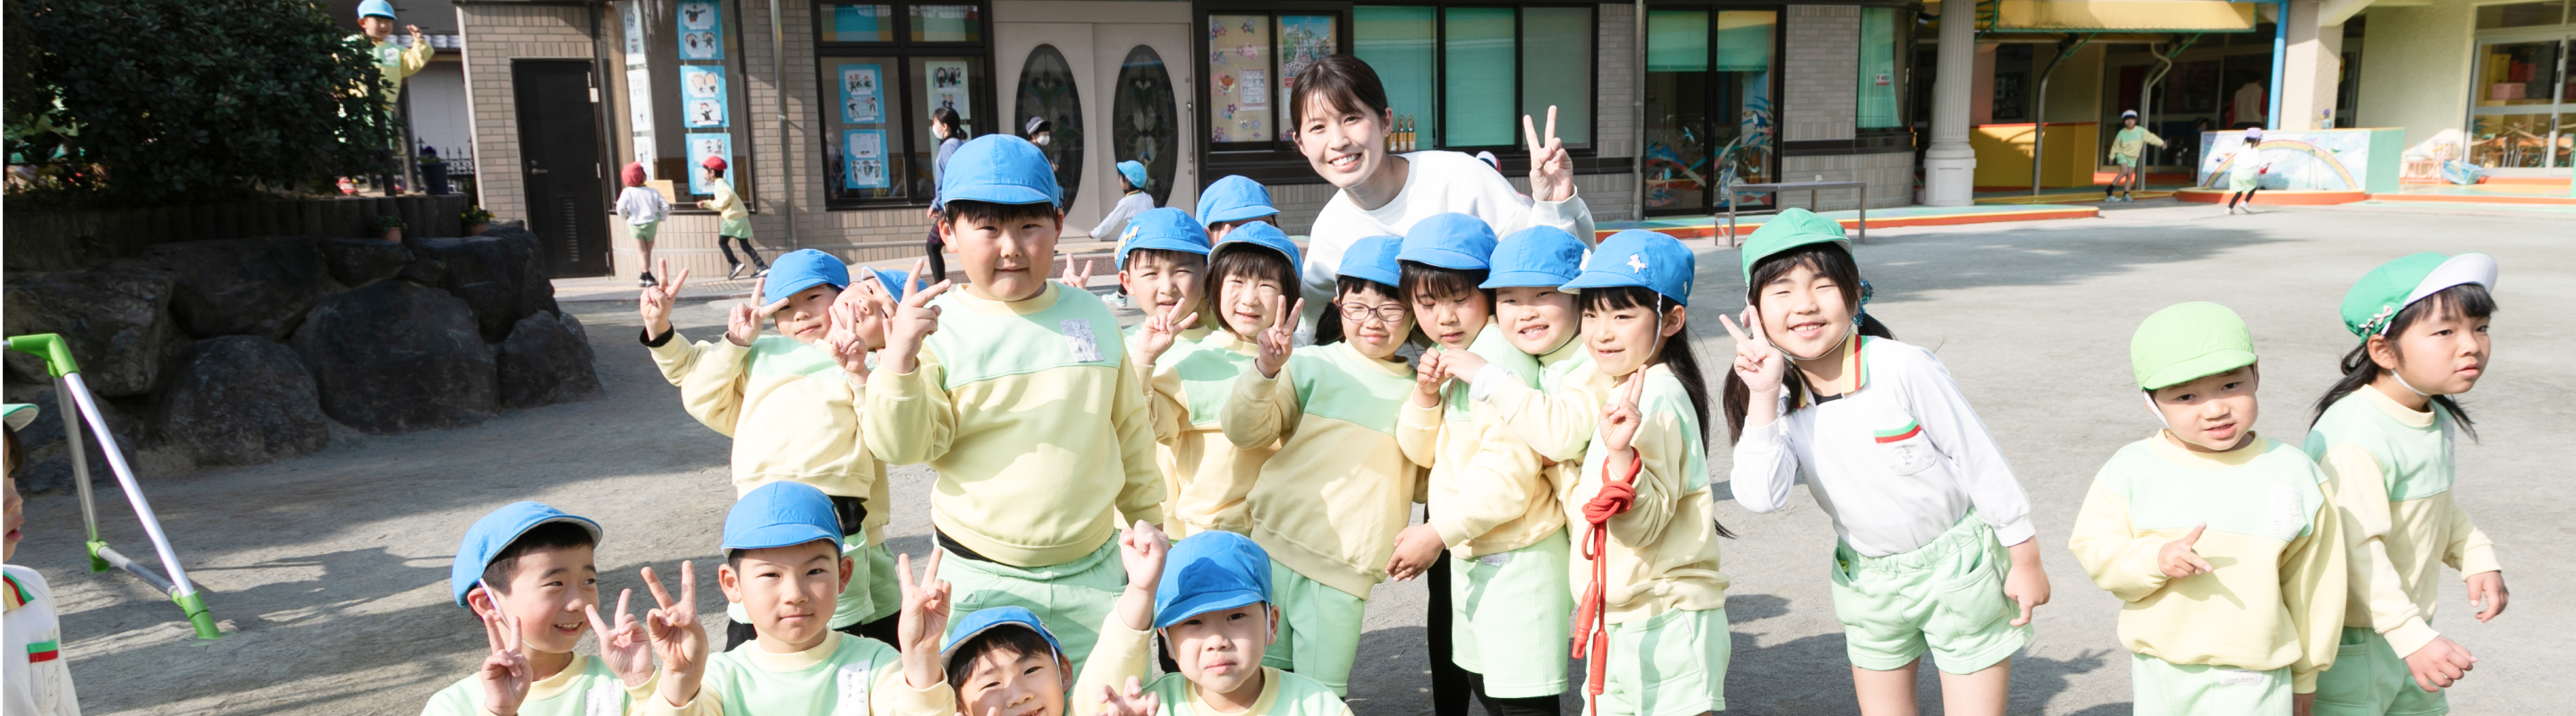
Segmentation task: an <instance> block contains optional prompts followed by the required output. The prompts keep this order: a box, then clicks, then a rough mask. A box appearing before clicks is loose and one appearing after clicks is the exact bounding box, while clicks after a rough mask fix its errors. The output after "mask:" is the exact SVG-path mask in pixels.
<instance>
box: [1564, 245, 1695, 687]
mask: <svg viewBox="0 0 2576 716" xmlns="http://www.w3.org/2000/svg"><path fill="white" fill-rule="evenodd" d="M1696 265H1697V261H1696V259H1695V258H1694V257H1692V255H1691V252H1690V249H1687V248H1684V247H1683V246H1682V244H1681V242H1680V241H1678V240H1675V239H1674V238H1672V237H1670V236H1665V235H1663V234H1658V233H1655V232H1651V231H1636V230H1630V231H1622V232H1619V233H1617V234H1612V235H1611V236H1610V238H1609V239H1608V240H1605V241H1603V242H1601V248H1600V250H1599V251H1598V252H1596V253H1595V254H1594V257H1593V260H1591V261H1589V262H1587V263H1586V264H1585V268H1584V270H1583V273H1582V274H1580V275H1578V276H1576V277H1575V279H1574V280H1573V281H1572V282H1569V283H1567V284H1565V290H1568V291H1577V290H1579V291H1581V292H1582V294H1583V332H1584V337H1583V341H1584V345H1585V347H1586V348H1588V349H1589V350H1590V351H1591V353H1592V361H1593V367H1594V368H1595V370H1594V371H1592V372H1591V373H1590V375H1591V376H1592V377H1591V380H1594V381H1597V382H1596V383H1595V384H1594V390H1596V391H1598V393H1599V394H1602V395H1608V396H1611V399H1610V402H1609V404H1608V405H1607V406H1606V407H1605V408H1604V409H1603V410H1602V411H1601V417H1600V420H1599V422H1598V428H1597V429H1596V430H1595V431H1594V432H1593V435H1592V439H1591V441H1590V446H1589V447H1588V448H1587V449H1586V450H1585V451H1584V454H1583V463H1582V468H1581V472H1579V473H1577V474H1576V475H1575V476H1574V478H1575V482H1573V483H1572V484H1569V485H1566V486H1565V493H1564V497H1563V500H1562V501H1563V503H1564V505H1565V511H1566V521H1567V522H1568V523H1569V524H1571V525H1572V530H1573V532H1574V542H1575V544H1576V545H1578V546H1577V547H1576V548H1575V557H1576V559H1574V561H1573V564H1572V573H1571V574H1570V575H1569V578H1570V579H1571V580H1572V581H1573V583H1574V584H1575V585H1578V588H1580V589H1582V590H1583V591H1582V595H1583V596H1582V598H1581V600H1580V601H1578V602H1576V609H1577V611H1576V612H1575V617H1574V638H1575V650H1576V652H1575V655H1576V656H1580V657H1583V658H1585V659H1586V661H1587V663H1588V664H1589V665H1590V668H1591V673H1590V674H1589V675H1588V681H1589V686H1587V687H1586V688H1585V691H1586V692H1587V693H1589V695H1590V696H1591V698H1592V709H1593V711H1595V712H1596V713H1600V714H1608V715H1615V716H1679V715H1683V714H1704V713H1711V712H1716V711H1724V710H1726V669H1727V662H1728V661H1729V659H1730V657H1731V656H1732V655H1733V653H1734V642H1733V640H1732V638H1730V637H1729V636H1728V634H1727V627H1726V587H1727V578H1726V573H1725V572H1721V571H1719V567H1718V546H1717V538H1719V537H1733V536H1734V535H1733V534H1731V533H1729V532H1727V531H1726V528H1725V527H1724V526H1722V525H1719V524H1718V523H1717V516H1716V512H1715V510H1716V501H1715V499H1714V498H1713V497H1712V496H1711V495H1710V493H1709V479H1708V458H1707V447H1706V445H1707V441H1708V432H1707V428H1705V427H1702V426H1705V425H1707V420H1708V408H1707V407H1706V406H1707V405H1708V388H1707V387H1706V383H1705V382H1704V381H1703V380H1702V379H1701V376H1700V369H1699V360H1698V358H1697V357H1696V356H1694V355H1692V353H1691V349H1690V342H1691V338H1690V331H1689V323H1688V322H1689V318H1690V315H1689V311H1688V309H1687V308H1686V306H1687V305H1688V300H1689V297H1690V287H1691V276H1692V275H1693V273H1694V272H1695V266H1696Z"/></svg>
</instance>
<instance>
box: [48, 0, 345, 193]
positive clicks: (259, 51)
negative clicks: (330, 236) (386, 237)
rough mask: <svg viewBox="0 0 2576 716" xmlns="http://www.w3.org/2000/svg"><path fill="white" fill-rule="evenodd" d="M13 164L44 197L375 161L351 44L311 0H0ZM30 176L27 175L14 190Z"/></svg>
mask: <svg viewBox="0 0 2576 716" xmlns="http://www.w3.org/2000/svg"><path fill="white" fill-rule="evenodd" d="M0 3H4V4H5V13H6V14H5V17H0V27H5V28H6V30H5V33H6V45H7V49H6V57H5V66H6V85H7V87H6V97H5V101H0V110H5V116H0V123H5V126H6V130H7V135H6V136H7V141H8V151H9V154H10V156H11V161H12V162H18V163H32V164H36V165H38V167H37V173H38V176H39V180H38V181H37V182H36V183H35V184H34V186H33V188H35V189H38V190H43V191H40V192H39V194H40V195H41V196H42V198H43V200H44V201H46V202H48V203H56V202H62V203H84V204H104V205H150V204H159V203H172V202H178V201H187V200H197V199H206V198H210V197H211V196H216V195H223V194H237V193H244V192H248V191H251V190H253V189H258V188H266V189H287V190H296V189H305V188H309V187H315V186H321V185H327V183H328V182H330V181H331V180H332V179H333V178H334V177H338V176H344V175H360V174H370V173H374V172H376V171H377V170H378V169H379V168H380V165H381V164H382V163H383V162H384V161H385V157H386V154H385V152H387V151H388V147H389V146H390V144H391V142H390V141H389V140H388V139H387V137H388V136H391V135H390V128H389V126H388V122H389V120H388V119H386V115H385V113H384V111H383V107H384V103H383V101H382V99H381V95H380V94H367V95H361V94H358V93H356V92H352V91H351V90H352V89H353V88H358V87H374V86H377V83H378V82H379V78H380V77H381V76H382V75H381V74H380V73H379V72H378V70H377V69H376V66H375V63H374V62H373V61H372V60H371V59H370V58H369V57H368V55H367V53H366V51H365V50H364V49H363V48H361V47H360V46H359V45H358V43H356V42H352V41H350V40H348V39H347V38H346V36H345V35H344V34H343V33H342V32H341V31H339V30H338V29H336V28H334V27H333V26H332V24H331V20H330V17H329V16H328V15H326V14H325V10H324V7H325V6H324V5H323V4H321V3H316V2H312V1H311V0H0ZM14 188H18V189H27V188H30V187H28V186H25V185H21V186H18V187H14Z"/></svg>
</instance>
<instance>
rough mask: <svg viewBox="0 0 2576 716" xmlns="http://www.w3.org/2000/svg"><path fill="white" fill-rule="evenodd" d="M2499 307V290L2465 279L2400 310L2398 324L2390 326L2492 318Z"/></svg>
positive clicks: (2394, 331) (2401, 326) (2401, 327)
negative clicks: (2495, 290)
mask: <svg viewBox="0 0 2576 716" xmlns="http://www.w3.org/2000/svg"><path fill="white" fill-rule="evenodd" d="M2495 311H2496V303H2495V294H2492V293H2488V292H2487V287H2485V286H2480V285H2477V284H2474V283H2464V284H2460V285H2457V286H2452V287H2450V288H2446V289H2442V290H2440V291H2434V292H2433V295H2430V296H2425V297H2424V300H2421V301H2416V302H2415V305H2412V306H2407V307H2406V310H2404V311H2399V312H2398V316H2397V322H2396V325H2397V326H2398V327H2397V328H2391V329H2389V332H2390V333H2396V332H2398V331H2400V330H2403V327H2404V326H2406V325H2408V324H2412V323H2414V322H2416V321H2422V320H2437V321H2438V320H2452V319H2459V318H2488V317H2492V316H2494V315H2495ZM2407 314H2414V315H2407Z"/></svg>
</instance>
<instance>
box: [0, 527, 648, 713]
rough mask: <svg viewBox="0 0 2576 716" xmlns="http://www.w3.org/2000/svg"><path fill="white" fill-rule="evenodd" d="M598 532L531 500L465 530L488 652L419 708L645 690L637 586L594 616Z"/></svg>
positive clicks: (587, 700)
mask: <svg viewBox="0 0 2576 716" xmlns="http://www.w3.org/2000/svg"><path fill="white" fill-rule="evenodd" d="M600 536H601V534H600V529H599V523H597V522H592V521H591V520H590V519H589V518H585V517H575V516H572V515H568V514H564V513H563V511H561V510H557V509H555V508H553V507H549V506H546V505H543V504H539V503H535V502H515V503H511V504H508V505H504V506H502V507H501V509H497V510H493V511H492V512H491V513H490V514H486V515H484V516H483V518H482V519H478V520H475V521H474V526H472V527H469V528H467V529H466V530H465V538H464V539H462V540H458V542H457V546H456V561H455V563H454V564H453V565H452V566H451V567H450V568H449V569H448V578H447V583H448V591H449V593H450V594H452V595H453V596H454V599H455V600H456V605H457V606H460V607H464V608H466V609H468V610H472V611H473V612H474V616H475V617H477V618H478V619H479V620H480V621H481V622H482V627H483V636H484V640H485V642H486V643H488V644H490V645H491V647H492V653H491V655H490V656H487V657H485V658H484V660H483V664H482V667H481V668H480V669H479V670H477V671H476V673H475V674H474V675H473V676H468V677H465V678H464V679H460V680H458V681H457V682H456V683H454V684H451V685H449V686H448V687H447V688H444V689H440V690H439V691H438V693H436V694H432V695H431V696H430V697H429V703H428V704H427V705H425V706H423V707H421V710H420V713H421V716H488V715H489V714H512V715H516V714H528V715H530V716H588V715H589V714H598V713H628V712H631V711H632V710H634V708H636V707H637V706H639V705H641V704H643V703H644V702H645V701H646V700H647V699H650V698H652V696H653V689H654V683H655V681H654V674H653V655H652V654H651V653H650V651H649V650H648V647H647V644H646V634H645V631H644V628H643V627H642V626H641V625H639V624H638V623H637V622H636V621H635V617H634V616H633V615H632V614H629V613H627V611H626V598H627V597H628V596H631V595H632V594H633V593H634V590H631V589H630V590H626V592H623V593H620V594H619V595H618V596H617V621H616V623H615V625H614V626H613V627H612V626H611V625H610V624H609V622H607V621H606V620H604V619H602V618H601V617H600V614H599V568H598V567H597V566H596V565H595V564H594V559H593V553H594V551H595V550H596V548H597V547H598V545H599V540H600ZM584 628H588V629H591V630H594V631H597V632H598V633H599V656H595V657H594V656H584V655H581V654H576V653H573V647H575V646H577V645H579V644H580V643H581V632H582V630H583V629H584ZM12 686H15V684H12ZM10 713H12V714H15V713H18V712H17V711H14V710H13V711H11V712H10Z"/></svg>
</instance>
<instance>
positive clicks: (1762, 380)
mask: <svg viewBox="0 0 2576 716" xmlns="http://www.w3.org/2000/svg"><path fill="white" fill-rule="evenodd" d="M1717 320H1718V322H1719V323H1721V324H1724V325H1725V326H1726V333H1727V335H1730V336H1734V337H1735V377H1737V378H1741V379H1743V380H1744V387H1746V388H1750V389H1752V392H1753V395H1754V397H1755V398H1756V402H1761V401H1762V400H1764V399H1766V398H1764V396H1772V397H1776V396H1777V395H1778V394H1779V392H1780V383H1781V381H1783V380H1786V379H1787V378H1788V377H1789V362H1788V361H1786V360H1782V359H1781V357H1780V349H1779V348H1778V347H1775V346H1773V345H1771V334H1769V333H1767V332H1765V331H1764V330H1763V328H1762V314H1760V313H1756V312H1754V310H1753V307H1751V306H1746V307H1745V308H1744V323H1743V325H1741V326H1738V325H1736V323H1735V321H1733V320H1731V319H1728V318H1727V317H1726V316H1725V315H1723V314H1720V315H1719V316H1718V317H1717Z"/></svg>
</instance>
